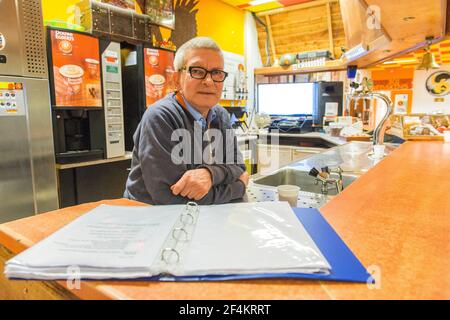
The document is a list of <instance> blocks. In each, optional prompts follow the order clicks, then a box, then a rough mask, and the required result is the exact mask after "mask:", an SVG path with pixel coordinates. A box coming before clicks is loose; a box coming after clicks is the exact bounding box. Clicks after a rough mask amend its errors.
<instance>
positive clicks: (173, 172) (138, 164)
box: [124, 93, 245, 204]
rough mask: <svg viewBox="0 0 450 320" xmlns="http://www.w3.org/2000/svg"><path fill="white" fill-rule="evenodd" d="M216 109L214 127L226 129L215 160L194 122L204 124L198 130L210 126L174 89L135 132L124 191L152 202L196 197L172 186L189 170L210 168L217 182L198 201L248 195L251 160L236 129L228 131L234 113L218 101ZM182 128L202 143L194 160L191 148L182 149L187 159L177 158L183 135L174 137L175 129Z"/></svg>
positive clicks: (176, 201) (222, 200)
mask: <svg viewBox="0 0 450 320" xmlns="http://www.w3.org/2000/svg"><path fill="white" fill-rule="evenodd" d="M210 112H215V113H216V117H215V118H214V119H213V120H212V121H211V123H210V128H211V129H216V130H220V131H221V132H222V135H223V137H224V142H223V145H222V147H223V150H222V152H217V151H216V150H214V152H213V155H214V156H215V162H213V163H212V164H211V163H209V164H207V163H205V161H204V159H203V156H202V155H200V156H199V153H203V152H206V151H208V152H209V153H210V149H207V150H205V149H206V148H207V145H208V142H205V141H203V140H204V139H202V138H203V137H201V136H202V134H200V135H199V134H196V135H194V126H195V127H196V130H198V129H199V130H200V131H196V132H197V133H198V132H203V133H205V131H204V130H202V129H201V125H200V124H198V122H196V121H195V120H194V118H193V116H192V115H191V114H190V112H189V111H188V110H186V109H185V108H183V107H182V106H181V105H180V103H178V101H177V100H176V97H175V94H173V93H171V94H168V95H167V96H166V97H165V98H164V99H161V100H159V101H157V102H156V103H154V104H153V105H151V106H150V107H149V108H148V109H147V110H146V111H145V113H144V115H143V117H142V120H141V122H140V123H139V125H138V128H137V129H136V132H135V134H134V136H133V139H134V148H133V158H132V161H131V171H130V173H129V176H128V180H127V182H126V188H125V192H124V197H126V198H129V199H133V200H137V201H141V202H146V203H149V204H180V203H186V202H188V201H190V200H189V199H188V198H185V197H182V196H181V195H178V196H174V195H173V194H172V191H171V190H170V186H172V185H173V184H175V183H176V182H177V181H178V180H179V179H180V178H181V177H182V175H183V174H184V173H185V172H186V171H187V170H191V169H199V168H206V169H208V170H209V172H210V173H211V176H212V184H213V186H212V188H211V189H210V191H209V192H208V194H207V195H206V196H204V197H203V198H202V199H201V200H199V201H196V202H197V203H198V204H219V203H227V202H229V201H231V200H235V199H239V198H242V197H243V196H244V193H245V185H244V183H243V182H242V181H240V180H238V178H239V176H240V175H241V174H242V173H243V172H244V170H245V165H244V164H243V160H242V154H241V152H240V151H239V148H238V145H237V141H236V137H235V136H234V133H233V131H232V130H227V131H226V129H231V123H230V117H229V115H228V112H227V111H226V110H225V109H224V108H223V107H220V106H215V107H213V108H212V109H211V110H210ZM176 129H186V130H187V131H186V132H189V133H190V137H189V136H186V137H184V138H185V139H187V140H185V141H187V142H189V144H190V145H191V146H194V145H197V146H200V145H201V146H202V147H201V148H197V149H192V152H191V155H190V156H191V157H190V160H189V159H188V158H189V154H188V153H187V154H184V152H185V151H184V150H183V151H182V152H181V153H179V155H180V158H179V159H182V160H181V161H178V164H177V161H175V162H176V163H174V162H173V161H172V150H173V148H174V147H176V146H177V145H178V146H179V145H180V141H182V140H178V141H172V139H171V136H172V132H173V131H174V130H176ZM216 132H217V131H216ZM225 132H227V134H226V133H225ZM226 150H232V152H233V155H232V156H231V161H230V159H225V155H226ZM195 151H197V158H196V159H194V157H195ZM219 151H220V150H219ZM194 160H195V161H194ZM179 162H181V163H179ZM199 162H200V163H199ZM221 163H222V164H221Z"/></svg>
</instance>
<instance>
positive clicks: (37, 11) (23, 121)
mask: <svg viewBox="0 0 450 320" xmlns="http://www.w3.org/2000/svg"><path fill="white" fill-rule="evenodd" d="M47 70H48V69H47V56H46V48H45V39H44V30H43V20H42V8H41V0H7V1H0V223H2V222H6V221H11V220H15V219H18V218H22V217H27V216H30V215H34V214H37V213H42V212H45V211H49V210H54V209H57V208H58V196H57V187H56V172H55V156H54V148H53V134H52V120H51V109H50V100H49V99H50V97H49V84H48V74H47V72H48V71H47Z"/></svg>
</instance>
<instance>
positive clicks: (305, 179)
mask: <svg viewBox="0 0 450 320" xmlns="http://www.w3.org/2000/svg"><path fill="white" fill-rule="evenodd" d="M357 178H358V176H357V175H354V174H348V173H344V174H342V182H343V185H344V189H345V188H346V187H347V186H348V185H349V184H351V183H352V182H353V181H355V180H356V179H357ZM253 183H254V184H258V185H264V186H272V187H277V186H279V185H282V184H292V185H296V186H299V187H300V189H301V190H302V191H306V192H313V193H321V185H320V184H317V185H316V184H315V178H314V177H311V176H310V175H308V172H306V171H300V170H296V169H292V168H285V169H280V170H278V171H276V172H274V173H273V174H271V175H267V176H261V177H259V178H256V179H254V180H253ZM328 194H329V195H336V190H335V189H334V188H330V190H329V192H328Z"/></svg>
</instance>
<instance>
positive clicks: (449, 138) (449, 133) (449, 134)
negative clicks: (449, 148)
mask: <svg viewBox="0 0 450 320" xmlns="http://www.w3.org/2000/svg"><path fill="white" fill-rule="evenodd" d="M444 141H445V142H447V143H450V130H445V131H444Z"/></svg>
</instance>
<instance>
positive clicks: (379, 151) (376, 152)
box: [373, 144, 386, 159]
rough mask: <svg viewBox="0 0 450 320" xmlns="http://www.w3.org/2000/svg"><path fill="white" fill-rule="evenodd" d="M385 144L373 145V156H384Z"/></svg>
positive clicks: (378, 157)
mask: <svg viewBox="0 0 450 320" xmlns="http://www.w3.org/2000/svg"><path fill="white" fill-rule="evenodd" d="M385 148H386V146H385V145H384V144H377V145H374V146H373V157H374V158H377V159H380V158H383V157H384V149H385Z"/></svg>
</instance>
